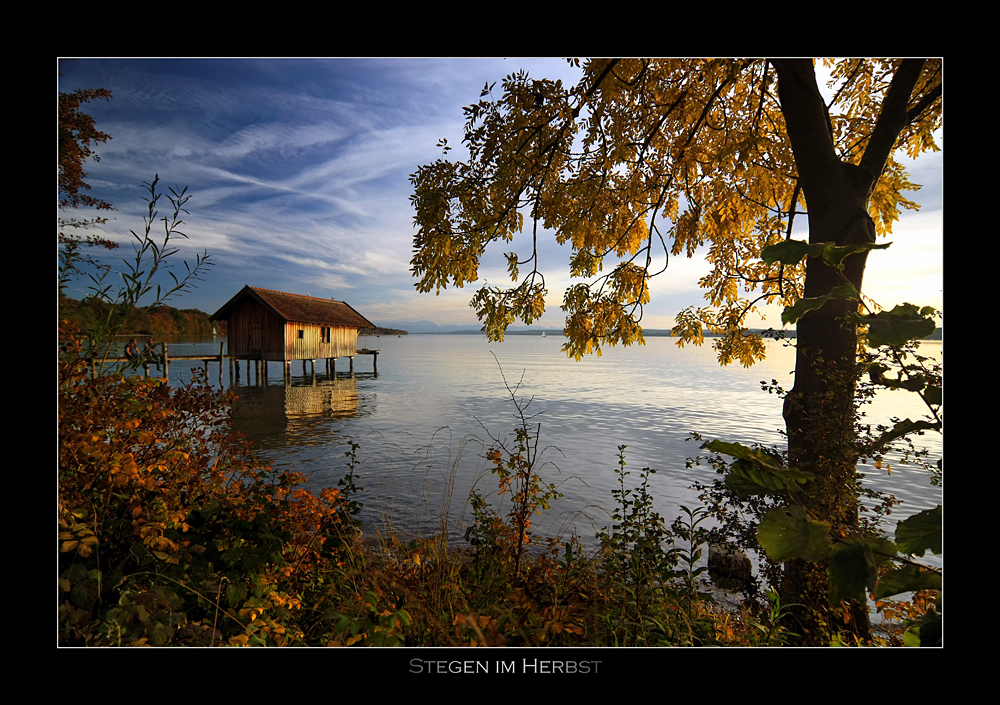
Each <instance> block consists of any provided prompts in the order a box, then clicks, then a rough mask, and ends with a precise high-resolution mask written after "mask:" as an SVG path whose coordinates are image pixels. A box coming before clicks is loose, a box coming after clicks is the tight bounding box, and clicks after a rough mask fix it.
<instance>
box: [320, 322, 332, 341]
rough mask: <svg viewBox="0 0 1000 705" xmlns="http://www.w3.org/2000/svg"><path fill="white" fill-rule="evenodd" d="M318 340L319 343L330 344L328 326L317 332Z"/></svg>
mask: <svg viewBox="0 0 1000 705" xmlns="http://www.w3.org/2000/svg"><path fill="white" fill-rule="evenodd" d="M319 340H320V342H321V343H329V342H330V328H329V326H324V327H322V328H320V330H319Z"/></svg>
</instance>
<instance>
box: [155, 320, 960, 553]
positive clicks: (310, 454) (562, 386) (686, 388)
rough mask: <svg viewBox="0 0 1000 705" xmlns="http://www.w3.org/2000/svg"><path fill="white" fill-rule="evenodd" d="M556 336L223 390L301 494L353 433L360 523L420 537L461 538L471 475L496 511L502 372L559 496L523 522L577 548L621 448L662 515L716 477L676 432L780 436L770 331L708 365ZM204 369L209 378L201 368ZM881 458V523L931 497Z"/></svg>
mask: <svg viewBox="0 0 1000 705" xmlns="http://www.w3.org/2000/svg"><path fill="white" fill-rule="evenodd" d="M221 341H222V339H221V338H215V339H208V340H192V339H187V340H184V339H179V340H178V342H173V343H170V351H171V353H172V354H176V355H184V354H205V353H207V354H212V353H214V354H216V355H217V354H218V351H219V343H220V342H221ZM562 342H563V339H562V338H561V337H560V336H548V337H542V336H540V335H536V336H523V335H517V336H508V337H507V339H506V340H505V341H504V342H503V343H488V342H487V341H486V340H485V339H484V338H483V337H482V336H480V335H408V336H400V337H396V336H382V337H378V338H375V337H362V338H360V339H359V343H358V347H359V348H365V347H367V348H371V349H378V350H379V351H380V352H379V356H378V374H377V376H376V375H375V374H373V373H372V358H371V356H367V355H362V356H358V357H356V358H355V361H354V375H353V376H352V375H350V374H349V373H348V361H347V360H346V359H342V360H340V361H339V362H338V365H337V371H336V375H335V376H329V375H327V374H326V372H325V367H324V366H323V365H322V364H320V365H318V366H317V370H316V375H315V376H314V375H313V373H312V370H311V368H310V367H308V366H307V367H306V372H305V374H303V367H302V363H301V362H293V363H292V366H291V371H292V379H291V384H290V386H288V387H286V386H285V384H284V381H283V379H282V373H281V366H280V365H278V364H275V363H272V364H270V365H269V370H268V371H269V376H268V381H267V382H268V383H267V386H259V385H248V384H247V370H246V369H245V367H244V370H243V377H242V380H240V381H239V382H238V383H237V384H236V385H235V386H234V389H235V390H236V391H237V392H238V394H239V397H240V403H239V407H238V410H237V415H236V427H237V429H238V430H240V431H241V432H243V433H244V434H245V435H246V436H247V438H249V439H250V440H251V441H252V442H253V443H255V444H257V445H259V446H260V447H261V454H262V455H263V457H264V458H265V459H267V460H268V461H270V462H271V463H272V465H273V467H274V468H275V469H277V470H291V471H296V472H301V473H304V474H306V475H307V476H309V478H310V480H309V483H310V486H311V487H312V488H314V489H319V488H322V487H325V486H336V484H337V481H338V480H339V479H340V478H341V477H343V475H344V474H345V472H346V468H347V459H346V458H345V455H344V454H345V452H346V451H348V450H349V445H348V443H349V442H350V441H353V442H356V443H358V444H360V448H359V450H358V452H357V457H358V459H359V461H361V465H360V467H359V468H358V470H357V475H358V479H357V484H358V485H360V486H361V487H363V488H364V493H363V496H362V497H361V498H360V499H361V501H362V502H364V505H365V506H364V510H363V512H362V514H363V516H364V517H365V520H366V522H367V523H368V525H369V527H372V528H375V527H379V528H384V527H387V526H389V527H392V528H394V529H396V530H398V531H400V532H402V533H404V534H422V533H429V532H433V531H436V530H438V529H439V528H440V526H441V525H442V523H444V524H446V525H447V526H448V530H449V531H450V532H451V533H452V534H453V535H456V536H461V535H462V534H463V533H464V523H463V515H464V513H465V511H466V509H467V498H468V496H469V492H470V490H471V489H472V487H473V486H478V487H479V488H480V490H481V491H482V492H483V494H484V495H486V496H488V498H489V499H488V501H490V502H491V503H492V504H493V506H494V507H497V506H501V504H500V502H499V499H498V497H497V496H496V482H495V480H494V478H493V477H492V476H491V475H490V466H489V465H488V463H487V462H486V461H485V460H484V459H483V455H484V453H485V449H486V448H488V447H489V445H490V443H491V441H490V436H491V435H492V436H493V437H498V438H502V437H505V438H507V439H513V429H514V427H515V425H516V423H517V422H518V419H517V418H516V416H515V412H516V408H515V406H514V404H513V403H512V401H511V395H510V393H509V392H508V389H507V386H505V381H504V378H506V385H509V386H510V387H511V388H512V389H513V388H514V386H515V385H518V387H517V391H516V395H517V397H518V398H519V399H522V400H523V401H524V402H528V401H529V400H530V404H529V405H528V406H527V408H526V410H525V413H526V415H527V416H530V417H531V423H532V424H538V423H540V424H541V434H540V438H541V440H540V445H539V448H540V449H544V450H543V451H542V453H541V460H542V462H543V463H544V465H542V469H541V475H542V478H543V480H544V481H545V482H547V483H554V484H556V485H558V487H559V489H560V491H561V492H562V493H563V495H564V497H563V498H562V499H561V500H559V501H558V502H556V503H555V504H554V505H553V507H552V509H551V510H550V511H549V512H548V513H547V514H546V516H545V517H544V518H543V519H539V518H537V517H536V519H539V521H538V523H537V524H536V527H537V529H538V531H539V532H540V533H541V534H542V535H546V536H555V535H564V536H568V535H570V534H571V533H573V532H576V533H577V534H578V535H579V536H580V538H581V539H582V540H583V542H584V543H585V544H587V545H590V546H594V545H596V541H595V539H594V536H595V534H596V532H597V531H598V530H599V529H600V528H601V527H603V526H606V525H608V524H609V523H610V511H611V510H612V508H613V506H614V504H613V497H612V494H611V492H612V490H613V489H615V488H616V486H617V476H616V475H615V469H616V468H617V466H618V450H617V449H618V446H620V445H626V446H627V450H626V451H625V453H626V461H627V463H628V465H627V469H628V470H629V471H631V473H632V475H631V476H630V477H629V478H628V479H629V480H630V481H633V482H638V474H639V471H640V470H641V469H642V468H643V467H647V466H648V467H653V468H655V469H657V471H658V472H657V474H655V475H653V476H652V478H651V480H650V488H651V492H652V494H653V496H654V498H655V500H656V509H657V510H658V511H659V512H660V513H661V514H662V515H663V516H664V517H665V518H666V519H667V522H668V523H669V522H670V521H672V520H673V518H674V517H675V516H677V515H678V507H679V506H680V505H687V506H689V507H692V508H693V507H694V506H697V505H698V498H697V495H696V492H695V491H693V490H692V489H691V488H690V486H691V484H692V483H694V482H695V481H700V482H702V483H709V482H711V480H713V479H715V477H716V476H715V474H714V472H713V471H712V470H711V468H710V467H708V466H707V465H701V466H696V467H693V468H687V467H686V466H685V461H686V459H687V458H689V457H693V456H696V455H698V453H699V448H698V446H699V444H698V443H697V442H695V441H686V440H685V439H686V438H688V437H689V436H690V435H691V432H692V431H694V432H697V433H700V434H701V435H702V436H703V437H704V438H705V439H706V440H709V439H714V438H720V439H723V440H726V441H734V442H740V443H743V444H745V445H749V444H751V443H754V442H761V443H766V444H774V445H778V446H783V439H782V437H781V435H780V433H779V429H781V428H783V420H782V417H781V405H782V400H781V399H780V398H779V397H778V396H777V395H774V394H768V393H767V392H766V391H762V389H761V385H760V382H761V380H766V381H768V382H770V380H772V379H775V380H777V381H778V383H779V384H780V385H782V386H784V387H785V388H786V389H787V388H790V387H791V385H792V376H791V374H790V373H791V371H792V368H793V364H794V350H793V349H792V348H790V347H786V346H783V345H782V344H781V343H780V342H777V341H768V342H767V345H768V355H767V359H766V360H765V361H764V362H761V363H758V364H757V365H756V366H754V367H752V368H749V369H744V368H742V367H740V366H739V365H736V366H729V367H724V368H723V367H719V365H718V363H717V361H716V358H715V353H714V351H713V350H712V348H711V344H710V342H706V344H705V345H704V346H702V347H700V348H699V347H692V346H689V347H686V348H683V349H682V348H678V347H677V346H676V340H675V339H670V338H649V339H648V340H647V344H646V345H645V346H635V347H630V348H620V347H616V348H608V349H605V351H604V355H603V356H602V357H596V356H592V357H588V358H585V359H584V360H582V361H579V362H576V361H574V360H571V359H567V357H566V355H565V354H564V353H563V352H562V351H561V349H560V347H561V345H562ZM921 352H922V353H926V354H929V355H933V356H936V357H937V358H938V359H940V356H941V354H942V345H941V343H940V342H925V343H923V344H922V347H921ZM494 356H495V357H494ZM223 367H224V369H223V380H222V383H223V384H224V385H226V386H229V385H230V384H231V382H230V380H229V369H228V368H229V365H228V362H227V363H226V364H225V365H224V366H223ZM501 370H502V373H501ZM190 375H191V371H190V364H186V363H184V362H181V361H177V362H174V363H171V366H170V377H171V383H172V384H177V383H179V382H182V381H185V380H188V379H190ZM210 378H211V380H212V382H213V384H218V379H219V372H218V366H217V365H216V364H214V363H213V364H212V365H211V366H210ZM866 409H867V414H868V418H869V420H870V421H871V422H872V423H885V424H890V418H891V417H898V418H900V419H902V418H906V417H909V418H911V419H914V420H916V419H918V418H922V417H923V413H924V410H923V408H922V403H921V402H920V400H919V398H918V397H917V396H916V395H915V394H912V393H909V392H905V391H889V390H886V391H884V392H880V394H879V396H878V397H877V398H876V400H875V403H874V404H872V405H871V406H868V407H866ZM890 425H891V424H890ZM921 440H922V441H924V443H925V445H926V447H927V448H928V449H929V450H930V451H931V453H930V460H931V461H932V462H934V461H936V460H937V459H938V458H940V457H941V452H942V440H941V436H940V434H937V433H934V432H931V433H928V434H927V435H926V436H924V437H922V439H921ZM888 462H889V465H890V466H891V473H887V471H886V470H885V469H884V468H883V469H882V470H876V469H875V468H874V467H872V466H870V465H869V466H867V467H865V468H863V470H864V472H865V474H866V482H868V483H869V484H870V485H871V486H873V487H875V488H876V489H879V490H883V491H886V492H890V493H892V494H895V495H896V497H897V498H899V499H901V500H903V504H902V506H901V507H898V508H896V509H894V510H893V515H892V517H891V526H890V527H889V529H890V530H891V529H892V528H893V527H894V526H895V522H896V521H898V520H900V519H903V518H905V517H906V516H909V515H911V514H913V513H915V512H918V511H921V510H923V509H928V508H931V507H934V506H936V505H937V504H939V503H942V502H943V497H942V489H941V488H940V487H933V486H931V485H930V482H929V480H930V474H929V473H928V472H926V471H924V470H922V469H919V468H916V467H914V466H907V465H901V464H899V463H898V459H896V458H889V461H888ZM930 562H932V563H935V564H938V565H939V564H940V563H939V561H937V560H932V561H930Z"/></svg>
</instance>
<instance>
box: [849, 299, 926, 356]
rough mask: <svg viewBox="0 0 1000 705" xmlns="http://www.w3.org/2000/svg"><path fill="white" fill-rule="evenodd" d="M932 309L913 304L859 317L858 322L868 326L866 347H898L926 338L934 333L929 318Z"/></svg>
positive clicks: (900, 305)
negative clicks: (909, 341)
mask: <svg viewBox="0 0 1000 705" xmlns="http://www.w3.org/2000/svg"><path fill="white" fill-rule="evenodd" d="M933 314H934V309H933V308H931V307H930V306H924V307H923V308H919V309H918V308H917V307H916V306H915V305H913V304H907V303H904V304H897V305H896V306H894V307H893V309H892V310H891V311H879V312H878V313H876V314H873V315H870V316H859V317H858V320H859V321H860V322H861V323H863V324H865V325H867V326H868V346H869V347H871V348H877V347H880V346H882V345H889V346H899V345H903V344H904V343H906V342H907V341H908V340H919V339H920V338H926V337H927V336H928V335H930V334H931V333H933V332H934V328H935V325H934V320H933V319H932V318H930V316H932V315H933Z"/></svg>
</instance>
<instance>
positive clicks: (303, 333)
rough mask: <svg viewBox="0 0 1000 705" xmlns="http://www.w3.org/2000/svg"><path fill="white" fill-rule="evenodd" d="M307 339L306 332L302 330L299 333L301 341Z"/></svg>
mask: <svg viewBox="0 0 1000 705" xmlns="http://www.w3.org/2000/svg"><path fill="white" fill-rule="evenodd" d="M305 337H306V332H305V331H304V330H300V331H299V340H302V339H303V338H305Z"/></svg>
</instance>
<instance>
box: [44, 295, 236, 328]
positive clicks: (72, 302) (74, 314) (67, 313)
mask: <svg viewBox="0 0 1000 705" xmlns="http://www.w3.org/2000/svg"><path fill="white" fill-rule="evenodd" d="M109 308H110V304H108V303H107V302H104V301H101V300H100V299H97V298H95V297H93V296H88V297H87V298H85V299H84V300H82V301H77V300H76V299H71V298H69V297H62V298H61V299H60V301H59V316H60V318H61V319H66V320H70V321H73V322H74V323H76V324H77V325H79V326H80V329H81V330H83V331H87V330H90V329H92V328H93V327H94V326H95V325H96V324H97V322H98V321H100V320H102V319H103V318H105V317H106V316H107V314H108V311H109ZM213 327H214V328H215V331H216V333H217V334H218V335H225V334H226V323H225V321H215V322H212V321H209V314H207V313H205V312H204V311H199V310H198V309H195V308H186V309H176V308H173V307H172V306H156V307H154V308H152V309H150V310H149V311H147V312H145V313H143V314H141V315H139V316H138V317H137V318H136V319H135V321H134V322H133V323H132V324H131V326H130V330H129V331H127V333H128V334H129V335H152V336H156V337H160V336H165V335H211V334H212V328H213Z"/></svg>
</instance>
